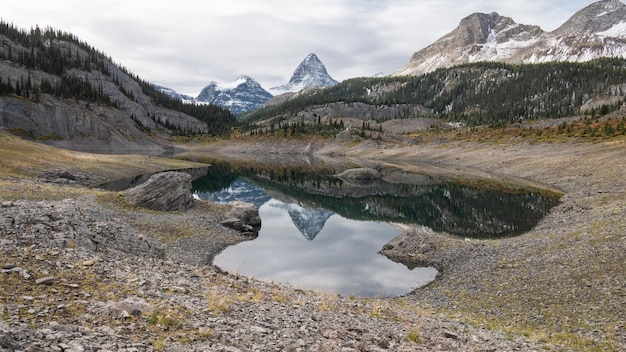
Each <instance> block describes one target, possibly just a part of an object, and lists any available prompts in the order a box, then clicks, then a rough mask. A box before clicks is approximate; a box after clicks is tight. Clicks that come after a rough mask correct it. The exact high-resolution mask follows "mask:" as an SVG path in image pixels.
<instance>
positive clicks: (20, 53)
mask: <svg viewBox="0 0 626 352" xmlns="http://www.w3.org/2000/svg"><path fill="white" fill-rule="evenodd" d="M0 39H1V42H2V45H1V46H0V57H1V58H2V60H1V61H0V83H2V84H0V85H1V86H2V92H1V93H0V128H5V129H8V130H10V131H12V132H14V133H17V134H21V135H24V136H27V137H29V138H34V139H39V140H42V141H45V142H47V143H49V144H53V145H57V146H63V147H67V148H71V149H77V150H89V151H99V152H117V153H119V152H133V151H142V152H148V153H161V152H163V151H164V150H167V149H170V146H169V143H168V142H167V139H168V138H169V137H171V136H172V135H176V134H180V133H183V134H195V133H211V131H212V130H214V128H209V125H208V123H209V122H212V119H213V116H214V115H212V114H213V111H211V112H209V110H210V109H209V108H207V109H205V110H204V111H200V112H199V113H198V114H196V113H197V112H198V111H197V110H198V109H196V111H192V110H193V109H192V108H189V109H187V110H184V109H183V108H185V107H184V106H182V104H177V103H176V102H175V101H166V100H165V99H163V98H164V97H163V96H159V95H158V94H157V92H156V90H154V89H153V88H152V87H151V86H150V85H148V84H147V83H145V82H143V81H142V80H141V79H139V78H138V77H135V76H134V75H132V74H130V73H129V72H127V71H126V70H125V69H123V68H121V67H120V66H118V65H116V64H114V63H113V62H112V61H111V59H110V58H108V57H106V56H105V55H104V54H102V53H100V52H98V51H97V50H96V49H94V48H92V47H90V46H88V45H87V44H85V43H83V42H81V41H79V40H78V39H77V38H75V37H74V36H72V35H71V34H68V33H63V32H60V31H54V30H52V29H46V30H44V31H42V30H40V29H39V28H37V29H33V30H32V31H31V32H25V31H21V30H19V29H16V28H13V27H12V26H11V25H8V24H6V23H4V22H2V23H1V24H0ZM168 103H169V104H168ZM165 106H169V108H167V107H165ZM181 109H182V110H181ZM183 110H184V111H187V113H186V112H184V111H183ZM215 112H216V113H217V114H215V116H217V115H219V116H220V118H223V121H220V123H223V124H225V125H228V120H229V116H224V114H223V113H222V114H220V113H219V112H218V111H215ZM191 114H193V115H194V116H192V115H191ZM208 115H211V116H208ZM199 119H203V120H202V121H200V120H199ZM230 119H232V120H233V121H234V117H232V116H231V117H230Z"/></svg>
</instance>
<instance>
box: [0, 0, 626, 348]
mask: <svg viewBox="0 0 626 352" xmlns="http://www.w3.org/2000/svg"><path fill="white" fill-rule="evenodd" d="M320 53H321V52H320ZM625 99H626V5H624V4H623V3H622V2H620V1H618V0H603V1H598V2H594V3H592V4H591V5H589V6H587V7H585V8H583V9H581V10H580V11H578V12H577V13H575V14H574V15H573V16H572V17H571V18H570V19H569V20H568V21H566V22H565V23H564V24H563V25H561V26H560V27H559V28H557V29H556V30H554V31H552V32H546V31H544V30H543V29H542V28H540V27H538V26H534V25H523V24H517V23H515V21H514V20H513V19H512V18H509V17H504V16H501V15H499V14H497V13H489V14H482V13H475V14H471V15H469V16H468V17H466V18H464V19H462V20H461V22H460V24H459V26H458V27H457V28H456V29H455V30H453V31H452V32H450V33H449V34H447V35H445V36H444V37H442V38H441V39H439V40H437V41H436V42H434V43H432V44H431V45H429V46H427V47H426V48H423V49H420V50H418V51H417V52H415V53H414V54H413V55H412V57H411V59H410V62H409V63H408V64H407V65H406V66H404V67H402V68H399V69H398V71H396V72H395V73H394V74H393V75H391V76H387V77H356V78H350V79H346V80H343V81H341V82H337V81H336V80H334V79H333V78H332V77H331V76H330V75H329V73H328V71H327V70H326V67H325V66H324V64H323V63H322V62H321V60H320V59H319V58H318V57H317V55H316V54H314V53H311V54H309V55H308V56H307V57H306V58H305V59H304V60H303V61H302V62H301V64H300V65H298V67H297V68H296V69H295V71H294V72H293V75H292V76H291V79H290V80H289V82H288V83H286V84H284V85H279V86H276V87H272V88H269V89H265V88H264V87H263V85H262V84H261V83H260V82H258V81H256V80H255V79H253V78H252V77H249V76H245V75H242V76H239V77H238V78H237V79H236V80H235V81H234V82H230V83H219V82H210V83H209V84H208V85H206V86H205V87H204V88H203V89H202V90H201V91H200V92H199V94H198V96H195V97H194V96H190V95H184V94H180V93H178V92H176V91H175V90H173V89H170V88H168V87H166V85H162V84H156V83H150V82H149V81H146V80H144V79H142V78H140V77H138V76H137V75H135V74H133V73H131V72H129V71H128V70H127V69H125V68H124V67H122V66H121V65H119V64H116V63H115V62H114V61H113V59H112V58H110V57H108V56H107V55H106V54H105V53H103V52H101V51H99V50H97V49H96V48H94V47H92V46H91V45H89V44H87V43H85V42H83V41H81V40H80V39H78V38H77V37H76V36H74V35H72V34H70V33H66V32H63V31H61V30H55V29H51V28H43V29H42V28H39V27H37V26H35V27H33V28H30V29H28V30H24V29H19V28H16V27H15V26H14V25H12V24H10V23H9V22H4V20H2V21H0V164H1V165H2V167H1V168H0V352H4V351H48V350H51V351H68V352H78V351H87V350H111V351H113V350H121V351H144V350H145V351H206V350H209V351H230V352H237V351H256V350H261V351H263V350H268V351H285V350H290V351H304V350H318V351H470V350H482V351H501V350H502V351H540V350H546V351H548V350H551V351H610V352H613V351H615V352H617V351H624V350H626V325H625V324H626V322H625V321H624V316H626V286H625V285H626V282H625V281H624V278H625V277H626V267H625V266H624V263H626V222H625V219H626V192H624V190H625V189H626V164H625V161H626V127H625V124H626V104H625ZM231 165H232V166H231ZM231 167H232V168H233V169H234V168H238V169H241V170H245V172H247V173H248V176H249V175H252V174H255V175H256V174H259V175H260V176H259V177H257V178H256V179H255V181H256V182H258V183H259V184H260V185H263V186H267V188H268V189H270V190H274V191H275V192H272V191H270V192H269V193H266V192H263V191H261V189H260V188H259V187H256V186H251V185H250V184H247V183H244V182H243V181H241V180H237V176H236V175H235V173H234V172H233V170H231V169H230V168H231ZM188 168H194V169H195V168H202V170H204V171H206V170H207V169H210V170H216V171H220V172H221V171H224V170H225V171H227V172H222V173H217V172H216V173H215V174H207V175H208V177H206V179H204V180H202V181H200V182H206V188H207V190H206V191H198V193H197V194H196V198H195V199H194V200H193V202H191V203H192V205H191V208H190V209H188V210H184V211H164V210H154V209H147V208H142V207H140V206H137V205H133V204H131V203H130V202H129V200H128V199H127V198H126V195H125V194H126V193H124V192H118V191H107V190H104V189H102V188H100V187H101V185H102V184H104V183H107V182H110V181H115V180H120V179H125V178H130V179H132V180H134V181H136V180H138V179H140V178H147V176H143V175H147V174H152V173H162V172H164V171H172V170H174V171H177V170H178V171H181V170H184V169H188ZM220 168H223V169H224V170H220ZM355 169H367V170H374V171H376V172H377V173H379V175H380V179H374V180H372V179H366V180H358V181H354V180H352V182H351V181H344V180H342V179H341V178H340V176H339V175H341V173H342V172H343V171H346V170H355ZM293 170H295V171H293ZM237 171H240V170H237ZM181 172H182V171H181ZM304 174H307V175H313V176H307V177H304V176H303V175H304ZM322 176H323V177H322ZM445 180H451V181H453V182H454V183H455V184H459V185H460V186H458V188H456V189H455V188H453V189H452V190H450V189H444V188H441V189H439V188H436V187H433V185H434V184H436V183H438V182H442V183H445V182H444V181H445ZM196 181H198V180H196ZM196 181H194V182H196ZM411 182H413V183H411ZM335 183H336V184H335ZM331 184H332V187H331ZM446 185H448V184H447V183H446ZM177 186H180V185H177ZM195 186H197V185H194V187H195ZM185 187H186V184H185V185H184V187H183V186H181V187H180V188H185ZM272 187H273V188H272ZM188 188H189V189H186V188H185V190H183V191H184V192H183V193H185V196H191V192H192V191H191V186H189V187H188ZM209 188H210V189H209ZM216 189H218V190H222V191H221V192H220V193H217V194H214V198H213V199H204V200H203V199H198V198H202V197H204V196H205V194H204V193H207V194H208V193H209V192H211V193H213V192H215V191H216ZM303 189H304V190H307V191H310V192H309V193H310V195H307V197H305V198H302V199H303V200H302V199H298V198H297V197H295V196H294V194H295V193H301V192H302V190H303ZM477 190H480V191H485V193H488V194H491V193H493V192H496V191H497V192H501V193H503V194H505V195H506V196H507V197H511V198H516V197H521V198H523V199H528V198H529V196H528V193H527V192H528V191H529V190H532V192H533V193H537V194H540V195H542V196H549V197H550V201H549V207H548V208H547V209H548V210H545V213H543V212H542V213H541V216H538V217H536V218H533V221H534V222H533V224H532V225H529V226H524V227H523V229H519V231H518V230H517V229H513V230H516V231H517V232H519V233H516V235H518V236H516V237H507V236H504V238H499V239H492V238H490V236H488V235H489V234H491V233H492V232H493V234H494V236H491V237H498V236H496V235H500V232H499V231H500V230H503V229H504V230H509V231H510V230H511V229H512V228H513V227H514V226H512V225H510V224H506V223H501V222H498V221H496V220H495V217H493V216H491V215H489V214H490V213H489V212H487V213H485V212H484V210H485V209H487V210H489V209H491V210H492V211H493V212H499V211H510V210H511V208H513V207H509V206H507V205H506V203H499V202H498V200H497V199H496V198H489V197H482V198H481V196H480V195H479V194H480V192H478V191H477ZM154 193H156V194H157V195H156V196H160V195H163V194H167V193H169V190H167V189H166V188H162V189H158V190H156V191H155V192H154ZM274 193H275V194H274ZM345 194H351V195H355V196H356V197H357V198H359V199H358V200H356V201H354V202H345V201H343V200H342V199H341V196H342V195H345ZM399 194H400V195H402V194H406V195H407V196H406V197H405V198H406V201H405V202H403V203H399V202H396V203H392V205H387V204H383V202H379V201H378V200H377V199H379V198H380V197H385V196H397V195H399ZM156 196H155V197H156ZM239 196H245V197H247V199H248V202H249V203H251V204H252V205H254V206H256V210H257V213H258V207H259V205H260V204H264V203H265V202H267V201H268V200H269V199H271V198H274V199H276V200H278V201H280V202H275V203H272V204H273V205H272V206H274V207H275V208H276V209H280V210H284V211H285V212H286V213H287V214H288V218H289V219H288V221H290V222H293V224H291V223H290V225H292V226H294V227H295V228H296V229H297V230H298V231H299V233H300V234H302V236H300V235H298V240H299V241H302V242H305V243H308V242H310V241H314V240H315V238H316V236H317V235H318V234H319V233H320V231H321V229H322V228H323V227H324V226H325V224H326V222H328V221H329V219H330V217H331V215H332V214H333V213H337V214H341V213H342V212H344V213H345V212H351V211H352V210H353V209H358V210H359V212H360V213H363V212H369V213H371V214H369V215H371V216H368V217H366V218H365V219H364V220H366V221H377V219H381V214H382V215H383V216H386V217H383V219H385V220H386V221H389V222H390V223H394V226H395V227H396V228H397V229H398V230H399V231H401V234H400V235H399V236H398V237H396V238H394V239H393V240H391V241H390V242H388V243H387V244H385V245H384V246H383V247H382V248H380V251H379V254H380V255H383V256H385V257H386V258H388V259H390V260H392V261H394V262H397V263H402V265H404V266H406V267H407V268H410V267H415V266H428V267H432V268H435V269H436V270H437V272H438V274H437V277H436V279H435V281H433V282H432V283H430V284H428V285H426V286H423V287H419V288H415V290H413V291H412V292H411V293H409V294H406V295H403V296H401V297H395V298H378V297H368V298H363V297H357V296H354V295H353V296H342V295H337V294H335V293H332V292H331V293H327V292H315V291H308V290H302V289H296V288H293V287H290V286H287V285H282V284H277V283H275V282H264V281H259V280H257V279H255V278H253V277H246V276H244V275H241V274H239V273H237V272H233V273H226V272H224V271H223V270H222V269H220V268H218V267H216V266H215V265H213V262H212V260H213V258H214V257H215V256H216V255H218V254H219V253H220V252H221V251H222V250H224V249H225V248H227V247H229V246H233V245H236V244H238V243H241V242H245V241H250V240H253V237H251V236H249V235H246V234H244V232H242V231H238V230H235V229H233V228H229V227H226V226H224V225H223V223H224V220H232V216H231V214H233V208H234V207H235V205H234V204H233V203H229V202H230V201H233V200H235V199H237V197H239ZM205 198H206V197H205ZM546 202H548V201H546ZM218 203H226V204H218ZM519 204H520V210H519V211H517V210H515V211H514V212H513V214H511V216H512V217H517V218H523V219H527V218H528V217H529V216H528V214H529V213H533V212H535V211H537V209H538V207H537V206H536V205H535V204H534V203H532V202H530V201H528V202H520V203H519ZM304 205H308V206H310V208H311V209H307V208H306V207H305V206H304ZM318 205H324V206H325V208H323V209H327V210H321V209H322V208H321V207H319V208H318V207H317V206H318ZM252 208H254V207H252ZM328 209H330V210H331V211H328ZM363 209H365V210H363ZM459 209H463V212H465V213H467V214H469V218H470V219H471V221H468V223H467V224H466V225H467V226H464V227H463V228H462V229H459V228H456V227H455V226H454V225H453V223H454V222H455V218H456V216H457V213H458V212H455V211H457V210H458V211H459V212H460V210H459ZM484 214H487V215H484ZM311 219H312V222H307V221H308V220H311ZM235 220H240V219H239V218H236V219H235ZM492 230H493V231H492ZM490 231H491V232H490ZM501 237H502V236H501ZM319 238H320V237H318V239H319ZM296 254H297V253H296ZM339 257H341V255H339ZM270 259H275V258H270ZM270 259H268V260H270ZM240 260H241V261H245V260H246V258H241V259H240ZM354 265H355V266H358V263H355V264H354ZM395 279H396V278H391V280H392V281H393V280H395Z"/></svg>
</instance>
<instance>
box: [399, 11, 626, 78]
mask: <svg viewBox="0 0 626 352" xmlns="http://www.w3.org/2000/svg"><path fill="white" fill-rule="evenodd" d="M601 57H626V5H624V4H623V3H622V2H620V1H619V0H603V1H598V2H596V3H593V4H591V5H589V6H587V7H585V8H584V9H582V10H580V11H578V12H577V13H576V14H574V16H572V17H571V18H570V19H569V20H568V21H567V22H565V23H564V24H563V25H562V26H561V27H559V28H558V29H556V30H555V31H553V32H545V31H544V30H543V29H541V28H540V27H538V26H532V25H523V24H517V23H515V22H514V21H513V20H512V19H511V18H509V17H503V16H500V15H499V14H497V13H495V12H494V13H491V14H484V13H475V14H472V15H470V16H468V17H466V18H464V19H463V20H461V23H460V24H459V26H458V27H457V28H456V29H455V30H453V31H452V32H450V33H448V34H446V35H444V36H443V37H442V38H440V39H439V40H437V41H435V42H434V43H433V44H431V45H429V46H427V47H426V48H424V49H422V50H420V51H417V52H416V53H414V54H413V56H412V57H411V59H410V61H409V63H408V64H407V65H406V66H404V67H402V68H400V69H399V70H398V71H396V72H395V73H394V74H393V75H394V76H404V75H420V74H423V73H427V72H431V71H434V70H435V69H437V68H442V67H451V66H455V65H460V64H465V63H473V62H481V61H497V62H504V63H510V64H522V63H544V62H552V61H570V62H585V61H590V60H593V59H597V58H601Z"/></svg>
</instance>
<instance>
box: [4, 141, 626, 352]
mask: <svg viewBox="0 0 626 352" xmlns="http://www.w3.org/2000/svg"><path fill="white" fill-rule="evenodd" d="M340 147H341V148H342V154H343V155H344V157H345V158H346V159H348V160H349V159H351V158H353V159H354V160H357V159H363V160H371V161H373V162H381V163H389V164H397V165H399V164H400V163H412V162H413V161H415V160H427V161H430V162H433V163H438V164H441V165H448V166H458V167H464V168H469V169H475V170H477V171H480V172H489V173H494V174H498V175H503V176H514V177H522V178H527V179H530V180H534V181H537V182H542V183H545V184H548V185H552V186H554V187H557V188H559V189H561V190H563V191H564V192H565V193H566V195H565V196H564V197H563V198H562V202H561V204H560V205H558V206H557V207H555V208H553V210H552V211H551V213H550V214H549V215H548V216H546V217H545V218H544V219H543V220H542V221H541V222H540V224H539V225H538V226H537V227H536V228H535V229H533V230H532V231H531V232H530V233H527V234H525V235H522V236H519V237H516V238H510V239H505V240H497V241H493V240H491V241H489V240H471V241H465V240H458V239H452V238H450V237H449V236H447V235H445V234H435V233H426V234H425V232H424V231H414V232H409V233H407V234H405V235H404V236H405V238H404V242H405V248H404V249H403V251H402V252H399V254H398V255H400V256H401V255H405V256H406V255H408V254H415V253H419V251H420V250H421V251H424V248H425V246H424V244H425V243H426V242H427V243H429V244H430V245H429V247H430V248H429V250H428V251H427V252H426V253H424V255H425V256H426V257H427V258H426V259H427V260H428V261H429V262H430V263H432V264H433V265H435V266H438V268H439V269H440V271H441V275H440V277H439V278H438V279H437V280H436V281H435V282H434V283H432V284H430V285H428V286H426V287H423V288H421V289H418V290H416V291H415V292H414V293H413V294H410V295H407V296H405V297H400V298H394V299H361V298H352V297H338V296H335V295H325V294H320V293H315V292H309V291H302V290H296V289H292V288H289V287H286V286H282V285H276V284H272V283H263V282H258V281H256V280H254V279H251V278H245V277H241V276H237V275H231V274H226V273H223V272H221V270H219V269H218V268H216V267H213V266H211V265H209V264H208V263H210V261H211V259H212V256H213V255H215V254H216V253H219V251H220V250H221V249H223V248H224V247H225V246H228V245H232V244H234V243H237V242H239V241H242V240H245V238H243V237H241V236H238V235H237V234H236V233H235V232H233V231H232V230H228V229H225V228H223V227H221V226H220V225H219V224H218V219H219V214H220V212H223V211H224V209H222V208H219V207H214V206H212V205H206V204H200V205H198V206H196V207H194V208H193V209H192V210H190V211H188V212H173V213H164V212H154V211H145V210H140V209H134V208H133V209H128V208H124V207H121V206H120V205H119V204H118V203H116V202H115V201H110V199H109V198H106V197H108V196H105V199H104V200H101V199H100V200H98V199H96V198H97V197H96V196H93V195H86V196H80V197H77V198H73V199H71V200H68V201H67V202H70V203H71V202H73V205H72V206H73V207H76V208H77V209H78V211H76V212H74V213H73V214H72V215H71V216H70V215H69V214H66V215H63V214H64V213H63V212H52V213H50V211H51V210H50V209H58V208H63V207H64V206H68V205H67V204H66V203H63V202H66V201H60V202H44V203H45V204H47V205H48V206H50V207H49V208H48V207H43V208H42V207H41V206H40V205H37V204H36V203H40V202H28V201H19V202H6V201H5V202H3V204H2V207H1V208H0V212H1V213H2V214H0V215H1V216H0V218H1V219H3V221H5V223H0V224H4V225H3V226H0V230H1V232H0V258H2V262H0V266H1V268H2V273H0V277H1V278H2V279H1V280H2V282H1V283H0V287H1V288H0V290H2V291H1V295H0V297H2V301H1V302H0V313H1V314H2V319H0V346H2V347H0V351H5V350H6V351H12V350H24V351H25V350H29V351H38V350H41V351H47V350H57V351H91V350H93V351H117V350H120V351H143V350H147V351H152V350H160V351H203V350H214V351H257V350H258V351H284V350H293V351H387V350H388V351H433V350H435V351H473V350H481V351H540V350H546V349H548V350H581V351H582V350H593V349H595V350H615V351H618V350H625V349H626V334H625V333H624V330H625V327H624V318H623V317H624V316H626V312H625V311H624V309H625V308H624V307H625V306H626V282H625V281H624V277H625V271H626V268H624V263H625V262H626V258H625V253H626V233H625V232H626V231H625V228H626V226H625V224H624V221H625V220H624V219H626V207H625V204H626V195H625V194H624V189H626V178H625V177H624V176H626V175H625V173H626V168H625V167H624V161H625V160H626V158H625V156H626V148H625V146H624V144H623V143H621V142H619V143H613V144H585V143H580V144H574V143H572V144H556V143H555V144H539V145H530V144H516V145H511V146H500V145H489V144H470V143H459V144H452V143H449V144H446V145H431V146H420V147H419V148H417V147H415V148H412V147H411V148H409V147H407V148H393V149H385V148H370V147H365V148H363V147H358V148H357V147H353V148H352V149H350V148H346V146H340ZM332 148H339V147H336V146H328V147H325V148H321V149H319V150H318V153H320V154H321V155H322V156H324V155H326V156H328V155H329V154H328V153H329V152H331V151H332ZM18 209H19V211H18ZM36 209H48V210H45V211H43V212H41V211H39V212H34V211H35V210H36ZM11 214H12V215H11ZM15 214H27V215H24V216H15ZM77 214H78V215H77ZM9 215H11V216H9ZM51 215H54V216H51ZM9 218H10V219H12V220H11V222H8V223H7V222H6V221H8V220H7V219H9ZM16 219H20V220H19V221H18V220H16ZM51 222H52V223H54V224H55V225H49V224H50V223H51ZM16 224H19V226H16ZM50 226H52V229H54V231H52V232H50V231H49V230H50ZM78 230H81V231H82V230H84V232H80V231H78ZM107 231H108V232H107ZM115 231H118V233H120V231H121V232H123V233H124V236H127V237H128V238H130V239H134V240H136V239H141V240H142V241H148V242H151V241H152V242H154V243H153V244H152V245H150V244H148V247H146V248H153V247H152V246H153V245H154V246H156V247H154V248H157V247H158V248H161V249H163V251H164V254H165V257H160V256H159V255H158V253H159V252H158V251H151V250H143V251H139V252H132V251H131V252H128V251H124V250H123V249H119V248H113V247H112V248H103V247H100V248H98V249H93V248H89V246H84V245H81V243H80V242H79V241H68V240H67V239H70V238H75V237H71V236H80V233H83V234H84V233H87V234H89V233H91V234H94V235H101V234H103V233H104V234H106V233H116V232H115ZM41 233H48V234H50V235H53V236H51V238H54V239H55V241H52V240H50V241H47V242H46V241H44V240H42V239H41V237H34V234H41ZM173 233H174V234H175V235H172V234H173ZM198 233H201V234H202V236H197V234H198ZM189 234H193V235H189ZM420 234H421V235H420ZM148 235H149V236H148ZM33 238H36V239H37V240H36V241H34V240H33ZM157 241H158V243H160V245H157V243H156V242H157ZM133 243H143V242H133ZM141 248H144V247H141ZM394 248H398V246H394ZM155 253H156V254H155ZM16 268H17V269H16ZM43 279H47V280H43ZM41 280H43V281H41ZM559 343H564V344H565V345H566V346H565V347H563V346H559V345H558V344H559Z"/></svg>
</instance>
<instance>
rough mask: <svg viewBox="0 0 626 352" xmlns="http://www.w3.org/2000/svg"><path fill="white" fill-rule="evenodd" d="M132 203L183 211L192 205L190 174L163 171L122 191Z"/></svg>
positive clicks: (156, 208) (157, 208)
mask: <svg viewBox="0 0 626 352" xmlns="http://www.w3.org/2000/svg"><path fill="white" fill-rule="evenodd" d="M124 197H125V198H126V200H127V201H128V202H129V203H130V204H133V205H136V206H140V207H144V208H148V209H154V210H162V211H185V210H188V209H190V208H191V207H193V202H194V199H193V194H192V192H191V176H190V175H189V174H186V173H183V172H174V171H170V172H163V173H160V174H156V175H153V176H152V177H150V179H149V180H148V181H147V182H145V183H143V184H141V185H139V186H137V187H134V188H131V189H129V190H127V191H125V192H124Z"/></svg>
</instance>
